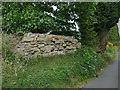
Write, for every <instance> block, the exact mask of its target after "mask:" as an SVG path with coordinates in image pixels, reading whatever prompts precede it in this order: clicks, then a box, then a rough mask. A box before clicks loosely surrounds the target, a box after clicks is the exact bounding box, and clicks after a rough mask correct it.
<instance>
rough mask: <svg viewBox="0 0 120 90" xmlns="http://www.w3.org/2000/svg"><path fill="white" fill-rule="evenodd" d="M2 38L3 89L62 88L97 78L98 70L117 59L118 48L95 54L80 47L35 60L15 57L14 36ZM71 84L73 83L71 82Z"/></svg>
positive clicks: (86, 47) (91, 50)
mask: <svg viewBox="0 0 120 90" xmlns="http://www.w3.org/2000/svg"><path fill="white" fill-rule="evenodd" d="M6 37H7V36H5V37H4V36H3V38H4V40H3V48H2V50H3V53H2V54H3V59H4V60H3V65H2V66H3V67H2V69H3V70H2V71H3V73H2V74H3V77H2V81H3V82H2V86H3V88H63V87H74V86H76V85H77V84H78V82H82V81H84V80H86V79H88V78H93V77H96V76H97V72H98V71H99V70H101V68H103V67H105V66H106V65H107V64H108V63H110V62H111V61H112V60H113V58H115V56H116V52H117V48H116V47H113V48H109V50H108V51H106V53H104V54H97V53H96V52H95V50H94V49H93V48H90V47H88V46H82V48H81V49H79V50H77V51H76V52H74V53H68V54H66V55H56V56H48V57H37V58H23V57H21V56H19V57H16V56H15V54H14V53H13V50H12V49H13V47H14V46H15V44H17V43H18V42H15V41H16V40H15V39H14V37H9V36H8V37H9V38H8V39H6ZM72 80H73V81H74V83H73V81H72Z"/></svg>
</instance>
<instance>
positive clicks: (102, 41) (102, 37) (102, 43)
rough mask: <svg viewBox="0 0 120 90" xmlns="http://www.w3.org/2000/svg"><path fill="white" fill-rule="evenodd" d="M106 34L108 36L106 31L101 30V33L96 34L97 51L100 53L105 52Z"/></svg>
mask: <svg viewBox="0 0 120 90" xmlns="http://www.w3.org/2000/svg"><path fill="white" fill-rule="evenodd" d="M107 34H108V30H103V31H101V30H100V32H98V35H99V39H100V46H99V49H100V51H102V52H104V50H105V44H106V39H107Z"/></svg>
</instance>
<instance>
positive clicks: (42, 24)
mask: <svg viewBox="0 0 120 90" xmlns="http://www.w3.org/2000/svg"><path fill="white" fill-rule="evenodd" d="M42 4H43V5H44V3H41V5H40V6H39V8H37V6H34V4H33V3H20V2H15V3H8V2H6V3H3V9H2V11H3V29H5V30H7V32H8V33H15V32H17V31H24V32H39V33H46V32H48V31H49V30H50V29H52V28H54V26H53V25H54V23H52V22H53V18H51V17H50V16H48V15H47V14H45V13H44V9H42V8H44V7H45V6H44V7H42ZM48 8H49V9H50V7H47V8H46V10H47V9H48Z"/></svg>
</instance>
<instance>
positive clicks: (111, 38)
mask: <svg viewBox="0 0 120 90" xmlns="http://www.w3.org/2000/svg"><path fill="white" fill-rule="evenodd" d="M119 38H120V37H119V33H118V26H117V25H115V26H114V27H112V28H111V29H110V31H109V32H108V35H107V42H112V43H113V45H114V46H119V40H120V39H119Z"/></svg>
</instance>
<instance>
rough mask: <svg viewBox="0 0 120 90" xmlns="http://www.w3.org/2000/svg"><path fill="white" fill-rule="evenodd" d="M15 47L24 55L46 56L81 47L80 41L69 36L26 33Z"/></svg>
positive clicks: (72, 50)
mask: <svg viewBox="0 0 120 90" xmlns="http://www.w3.org/2000/svg"><path fill="white" fill-rule="evenodd" d="M16 48H17V51H19V52H20V53H21V54H24V55H25V56H38V55H42V56H47V55H55V54H65V53H68V52H74V51H76V50H77V48H81V43H79V42H78V40H77V39H74V38H73V37H69V36H59V35H46V34H37V33H28V34H25V35H24V38H23V39H22V41H21V42H20V43H19V44H18V45H17V46H16Z"/></svg>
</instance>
